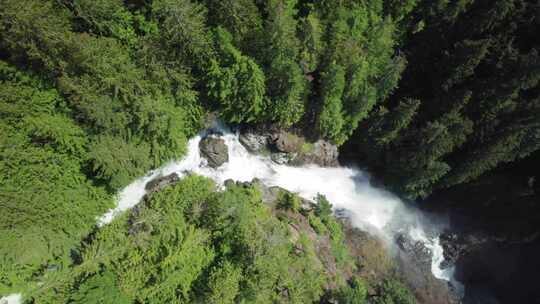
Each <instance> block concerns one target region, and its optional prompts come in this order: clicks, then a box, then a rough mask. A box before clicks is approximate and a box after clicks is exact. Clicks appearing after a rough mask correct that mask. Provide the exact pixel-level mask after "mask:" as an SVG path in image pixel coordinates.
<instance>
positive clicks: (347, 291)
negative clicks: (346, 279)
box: [337, 277, 368, 304]
mask: <svg viewBox="0 0 540 304" xmlns="http://www.w3.org/2000/svg"><path fill="white" fill-rule="evenodd" d="M367 295H368V293H367V286H366V283H365V282H364V281H362V279H360V278H357V277H353V278H352V280H351V282H350V283H349V284H348V285H347V286H346V287H344V288H342V289H341V290H340V291H339V292H338V295H337V299H338V301H339V303H344V304H365V303H367Z"/></svg>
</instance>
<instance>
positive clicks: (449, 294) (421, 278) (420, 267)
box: [395, 234, 459, 304]
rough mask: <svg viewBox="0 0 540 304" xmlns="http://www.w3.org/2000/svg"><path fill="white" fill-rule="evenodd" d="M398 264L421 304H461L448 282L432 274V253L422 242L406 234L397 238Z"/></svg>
mask: <svg viewBox="0 0 540 304" xmlns="http://www.w3.org/2000/svg"><path fill="white" fill-rule="evenodd" d="M395 241H396V244H397V245H398V248H399V250H398V254H397V262H398V267H399V269H400V272H401V274H402V275H403V279H404V281H405V283H406V284H407V285H408V286H409V288H410V289H411V291H412V292H413V293H414V295H415V296H416V298H417V300H418V302H419V303H430V304H431V303H434V304H435V303H441V304H454V303H459V300H458V297H457V295H456V294H454V292H453V290H452V288H451V286H450V285H449V284H448V282H446V281H443V280H439V279H437V278H435V276H433V273H432V272H431V260H432V253H431V250H430V249H429V248H427V247H426V246H425V245H424V244H423V243H422V242H420V241H416V240H413V239H411V238H410V237H409V236H408V235H406V234H399V235H398V236H397V237H396V240H395Z"/></svg>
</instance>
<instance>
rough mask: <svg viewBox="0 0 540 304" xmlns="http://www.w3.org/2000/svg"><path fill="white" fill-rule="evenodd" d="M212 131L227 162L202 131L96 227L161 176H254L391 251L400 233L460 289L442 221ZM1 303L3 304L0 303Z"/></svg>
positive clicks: (356, 178)
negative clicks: (319, 204)
mask: <svg viewBox="0 0 540 304" xmlns="http://www.w3.org/2000/svg"><path fill="white" fill-rule="evenodd" d="M214 129H215V130H216V131H217V132H219V133H220V134H221V135H219V136H220V137H221V138H223V139H224V140H225V143H226V145H227V147H228V152H229V161H228V162H227V163H225V164H223V165H222V166H221V167H219V168H217V169H213V168H210V167H208V166H207V163H206V159H204V158H202V157H201V155H200V153H199V142H200V141H201V139H202V138H203V137H204V136H207V135H208V133H207V132H206V131H205V132H201V134H199V135H197V136H195V137H193V138H192V139H190V140H189V142H188V152H187V155H186V156H185V157H184V158H183V159H181V160H179V161H174V162H171V163H169V164H167V165H165V166H164V167H162V168H160V169H156V170H153V171H150V172H149V173H148V174H147V175H145V176H144V177H141V178H139V179H137V180H135V181H134V182H132V183H131V184H129V185H128V186H127V187H125V188H124V189H122V191H120V192H119V194H118V197H117V206H116V207H115V208H114V209H111V210H109V211H108V212H107V213H105V214H104V215H103V216H101V217H100V218H99V219H98V226H102V225H105V224H107V223H110V222H111V221H112V220H113V219H114V217H115V216H116V215H118V214H120V213H122V212H124V211H126V210H128V209H130V208H132V207H134V206H135V205H137V204H138V203H139V202H140V201H141V200H142V198H143V197H144V195H145V194H146V190H145V186H146V183H148V182H149V181H151V180H152V179H154V178H156V177H159V176H166V175H169V174H171V173H176V174H178V176H179V177H180V178H182V177H184V176H185V175H186V174H188V173H190V172H191V173H196V174H199V175H203V176H206V177H209V178H211V179H212V180H214V181H215V182H216V183H217V184H218V185H221V186H223V184H224V182H225V181H226V180H228V179H232V180H234V181H241V182H246V181H251V180H253V179H254V178H258V179H259V180H260V181H261V182H262V183H264V184H265V185H266V186H279V187H282V188H284V189H287V190H289V191H292V192H295V193H297V194H298V195H300V196H301V197H303V198H305V199H308V200H313V199H314V198H315V197H316V196H317V194H323V195H325V196H326V198H327V199H328V200H329V201H330V202H331V203H332V205H333V207H334V211H339V214H340V215H344V216H347V217H349V218H350V219H351V223H352V224H353V225H354V226H356V227H358V228H361V229H363V230H366V231H369V232H371V233H372V234H375V235H377V236H379V237H380V238H382V239H383V240H385V241H386V243H387V244H388V245H389V249H390V250H392V249H393V248H394V245H395V242H394V240H395V238H396V236H397V235H398V234H404V235H407V236H408V237H409V238H410V239H412V240H414V241H419V242H422V243H423V244H424V246H425V247H426V248H428V249H429V250H430V251H431V254H432V264H431V271H432V273H433V275H434V276H435V277H436V278H438V279H442V280H446V281H452V282H453V285H454V286H455V285H456V284H457V285H458V287H459V284H458V283H456V282H454V280H453V269H452V268H447V269H444V270H443V269H441V268H440V265H441V263H442V262H443V261H444V257H443V249H442V247H441V246H440V244H439V238H438V235H439V233H440V231H441V229H442V228H444V223H443V224H441V223H440V222H438V223H434V222H433V221H432V219H431V218H429V217H427V216H425V215H424V214H423V213H421V212H420V211H417V210H415V209H414V208H410V207H407V206H405V204H404V203H403V202H402V201H401V200H400V199H399V198H398V197H397V196H395V195H393V194H391V193H390V192H388V191H385V190H384V189H380V188H377V187H374V186H373V185H372V184H371V183H370V178H369V175H368V174H367V173H365V172H363V171H361V170H359V169H355V168H348V167H334V168H324V167H320V166H317V165H308V166H303V167H293V166H288V165H279V164H276V163H274V162H273V161H272V160H271V159H270V158H269V157H267V156H261V155H254V154H251V153H249V152H248V151H247V150H246V149H245V148H244V146H242V144H241V143H240V142H239V140H238V134H235V133H233V132H231V131H229V130H228V129H227V128H225V127H224V126H216V127H215V128H214ZM208 136H217V135H211V134H210V135H208ZM394 249H395V248H394ZM10 297H11V298H9V297H8V298H2V299H1V300H3V301H5V300H4V299H7V301H8V302H7V303H8V304H17V303H19V301H20V295H19V294H14V295H10ZM0 304H4V303H3V302H1V301H0Z"/></svg>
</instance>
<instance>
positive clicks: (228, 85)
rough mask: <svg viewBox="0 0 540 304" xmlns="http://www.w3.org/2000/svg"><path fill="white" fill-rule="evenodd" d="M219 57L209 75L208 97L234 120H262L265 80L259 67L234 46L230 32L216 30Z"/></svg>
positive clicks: (211, 65)
mask: <svg viewBox="0 0 540 304" xmlns="http://www.w3.org/2000/svg"><path fill="white" fill-rule="evenodd" d="M214 35H215V44H216V50H217V53H218V57H217V58H218V59H217V60H214V59H212V60H211V62H210V67H209V69H208V72H207V73H208V74H207V75H206V77H207V79H208V81H207V84H206V86H207V88H208V96H209V97H210V98H211V99H212V101H213V102H214V103H216V104H218V105H219V107H218V108H219V109H220V112H221V115H222V116H223V117H224V118H225V120H226V121H228V122H232V123H240V122H253V121H260V120H261V118H262V114H263V110H264V94H265V86H264V85H265V84H264V82H265V79H264V73H263V72H262V70H261V69H260V68H259V66H258V65H257V64H256V63H255V61H253V59H250V58H249V57H247V56H244V55H242V54H241V53H240V51H238V50H237V49H236V48H235V47H234V46H233V45H232V38H231V36H230V34H229V33H228V32H227V31H225V30H224V29H222V28H217V29H216V30H215V31H214Z"/></svg>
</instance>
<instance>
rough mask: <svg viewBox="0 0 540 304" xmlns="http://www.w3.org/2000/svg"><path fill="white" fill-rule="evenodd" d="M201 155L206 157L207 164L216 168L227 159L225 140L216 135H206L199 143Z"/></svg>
mask: <svg viewBox="0 0 540 304" xmlns="http://www.w3.org/2000/svg"><path fill="white" fill-rule="evenodd" d="M199 149H200V151H201V156H202V157H204V158H206V160H207V161H208V166H210V167H212V168H217V167H219V166H221V165H223V164H224V163H226V162H228V161H229V152H228V149H227V145H226V144H225V141H224V140H223V139H221V138H218V137H212V136H208V137H205V138H203V139H202V140H201V141H200V143H199Z"/></svg>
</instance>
